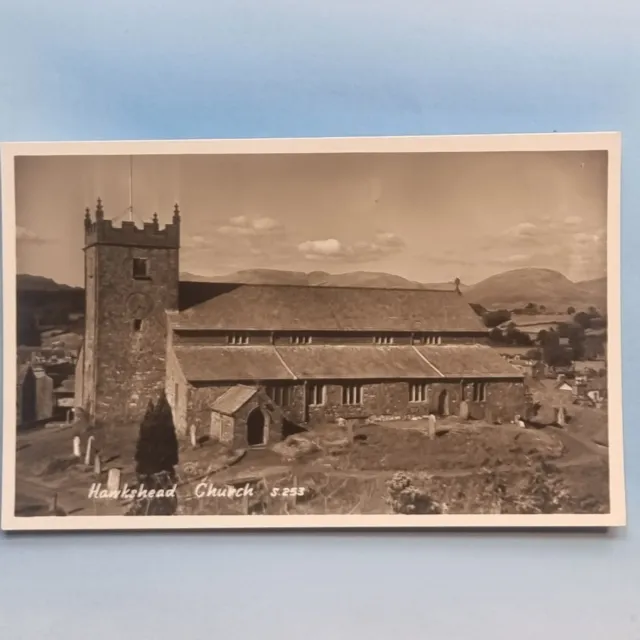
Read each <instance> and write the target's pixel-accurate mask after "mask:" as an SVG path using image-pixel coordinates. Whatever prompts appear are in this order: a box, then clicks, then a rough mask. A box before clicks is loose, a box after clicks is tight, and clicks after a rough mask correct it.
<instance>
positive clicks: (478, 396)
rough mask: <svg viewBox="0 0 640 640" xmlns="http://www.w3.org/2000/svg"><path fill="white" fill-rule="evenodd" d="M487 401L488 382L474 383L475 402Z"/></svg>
mask: <svg viewBox="0 0 640 640" xmlns="http://www.w3.org/2000/svg"><path fill="white" fill-rule="evenodd" d="M486 399H487V384H486V382H474V383H473V401H474V402H485V401H486Z"/></svg>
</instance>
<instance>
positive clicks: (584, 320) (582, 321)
mask: <svg viewBox="0 0 640 640" xmlns="http://www.w3.org/2000/svg"><path fill="white" fill-rule="evenodd" d="M573 321H574V322H575V323H576V324H579V325H580V326H581V327H582V328H583V329H588V328H589V327H590V326H591V316H590V315H589V314H588V313H585V312H584V311H579V312H578V313H576V315H575V316H574V317H573Z"/></svg>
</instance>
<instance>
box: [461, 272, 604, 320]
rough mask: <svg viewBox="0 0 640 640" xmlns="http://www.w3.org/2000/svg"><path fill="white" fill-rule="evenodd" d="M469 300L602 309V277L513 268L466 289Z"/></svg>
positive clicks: (560, 308)
mask: <svg viewBox="0 0 640 640" xmlns="http://www.w3.org/2000/svg"><path fill="white" fill-rule="evenodd" d="M465 295H466V297H467V298H468V300H469V301H470V302H475V303H478V304H482V305H484V306H485V307H487V308H494V309H496V308H500V307H503V308H509V309H512V308H514V307H523V306H525V305H526V304H527V303H529V302H533V303H534V304H536V305H545V306H546V307H547V308H548V309H549V310H550V311H551V310H553V311H564V310H565V309H566V308H567V307H569V306H573V307H576V308H577V309H584V308H586V307H589V306H595V307H598V308H601V309H602V308H604V307H605V305H606V278H600V279H598V280H590V281H586V282H580V283H576V282H572V281H571V280H569V279H568V278H567V277H566V276H564V275H562V274H561V273H559V272H558V271H553V270H551V269H532V268H525V269H514V270H513V271H506V272H504V273H499V274H497V275H495V276H491V277H490V278H487V279H486V280H482V281H481V282H479V283H478V284H475V285H473V286H471V287H469V288H468V289H467V291H466V292H465Z"/></svg>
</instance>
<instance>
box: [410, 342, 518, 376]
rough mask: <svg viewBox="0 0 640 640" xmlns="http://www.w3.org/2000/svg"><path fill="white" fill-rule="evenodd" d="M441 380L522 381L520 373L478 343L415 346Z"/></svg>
mask: <svg viewBox="0 0 640 640" xmlns="http://www.w3.org/2000/svg"><path fill="white" fill-rule="evenodd" d="M416 349H417V351H419V352H420V354H421V355H423V356H424V357H425V358H426V359H427V360H428V361H429V362H430V363H431V364H432V365H433V366H434V367H435V368H436V369H437V370H438V371H440V372H441V373H442V374H443V375H444V376H445V377H462V378H500V377H504V378H522V377H523V374H522V373H521V372H520V371H519V370H518V369H516V368H515V367H514V366H513V365H511V364H510V363H509V362H507V361H506V360H505V359H504V358H503V357H502V356H501V355H500V354H499V353H497V352H496V351H495V349H493V348H492V347H489V346H485V345H481V344H464V345H462V344H447V345H438V346H419V347H416Z"/></svg>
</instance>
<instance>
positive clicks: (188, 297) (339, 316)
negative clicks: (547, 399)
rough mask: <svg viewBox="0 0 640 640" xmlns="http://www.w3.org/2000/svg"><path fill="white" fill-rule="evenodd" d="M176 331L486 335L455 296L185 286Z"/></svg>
mask: <svg viewBox="0 0 640 640" xmlns="http://www.w3.org/2000/svg"><path fill="white" fill-rule="evenodd" d="M180 309H181V311H180V313H178V314H176V315H175V316H173V318H172V322H173V325H174V327H176V328H183V329H211V330H216V329H217V330H230V331H234V330H235V331H243V330H246V331H251V330H253V331H365V332H366V331H372V332H377V331H384V332H398V331H401V332H409V331H414V332H429V331H439V332H477V333H486V331H487V330H486V328H485V327H484V325H483V323H482V322H481V320H480V318H479V317H478V316H477V315H476V313H475V312H474V311H473V309H471V307H470V306H469V304H468V303H467V302H466V301H465V300H464V298H463V297H462V296H461V295H460V294H458V293H456V292H455V291H439V290H429V289H375V288H368V287H358V288H356V287H323V286H296V285H255V284H219V283H209V282H181V283H180Z"/></svg>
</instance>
